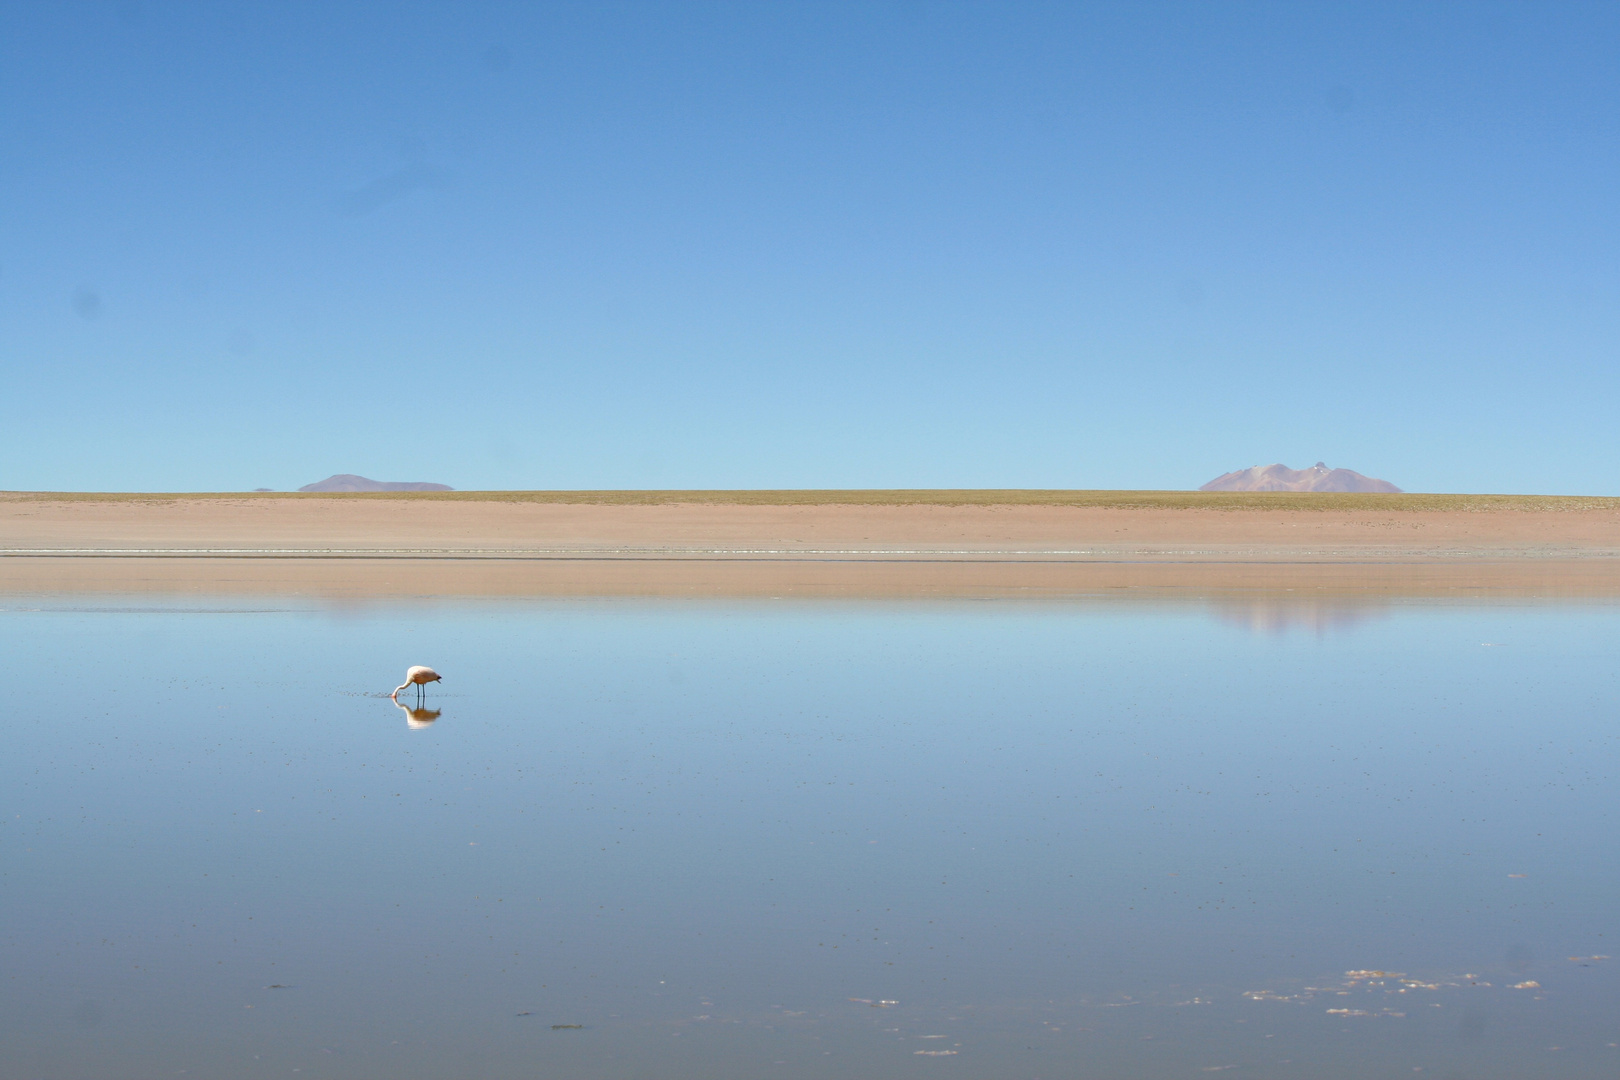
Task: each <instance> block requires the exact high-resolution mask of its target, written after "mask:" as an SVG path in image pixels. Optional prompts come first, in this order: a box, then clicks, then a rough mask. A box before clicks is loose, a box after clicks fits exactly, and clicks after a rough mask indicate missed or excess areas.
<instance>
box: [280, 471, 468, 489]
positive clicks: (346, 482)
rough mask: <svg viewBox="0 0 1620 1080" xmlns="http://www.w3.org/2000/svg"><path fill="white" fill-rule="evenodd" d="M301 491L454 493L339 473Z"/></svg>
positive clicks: (437, 486) (416, 483)
mask: <svg viewBox="0 0 1620 1080" xmlns="http://www.w3.org/2000/svg"><path fill="white" fill-rule="evenodd" d="M298 490H299V491H454V490H455V488H453V487H451V486H450V485H448V484H424V483H422V482H421V481H411V482H408V483H390V482H387V481H383V480H367V479H366V478H365V477H363V476H356V475H354V474H353V473H338V474H337V475H336V476H328V477H327V478H326V479H325V480H322V481H321V482H320V483H318V484H305V485H304V486H303V487H301V488H299V489H298Z"/></svg>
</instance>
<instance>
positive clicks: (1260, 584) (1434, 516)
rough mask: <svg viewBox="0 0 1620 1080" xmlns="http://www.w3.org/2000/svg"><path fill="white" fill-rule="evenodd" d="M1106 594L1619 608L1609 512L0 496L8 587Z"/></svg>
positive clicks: (1618, 544)
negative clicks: (1469, 599)
mask: <svg viewBox="0 0 1620 1080" xmlns="http://www.w3.org/2000/svg"><path fill="white" fill-rule="evenodd" d="M1302 505H1303V504H1302ZM1120 590H1145V591H1168V592H1171V593H1181V592H1186V593H1193V592H1198V593H1220V592H1225V591H1229V590H1236V591H1240V592H1250V591H1254V590H1274V591H1278V592H1285V591H1287V590H1306V591H1317V592H1321V591H1327V592H1332V593H1350V594H1355V593H1376V594H1383V595H1403V594H1411V595H1437V594H1440V595H1446V594H1449V595H1458V594H1477V593H1486V594H1501V595H1525V596H1536V595H1547V596H1566V597H1568V596H1592V597H1611V596H1615V597H1620V510H1616V509H1613V508H1609V507H1601V508H1593V509H1580V510H1556V511H1555V510H1547V511H1536V510H1523V509H1505V510H1467V511H1464V510H1399V509H1394V510H1392V509H1379V508H1368V509H1349V510H1344V509H1332V510H1308V509H1307V510H1300V509H1264V508H1261V509H1255V508H1249V509H1203V508H1196V507H1194V508H1185V507H1180V508H1155V509H1143V508H1119V507H1097V506H1052V505H1035V506H1031V505H1015V506H996V505H967V506H943V505H896V506H882V505H836V504H835V505H723V504H720V505H717V504H690V503H688V504H663V505H593V504H570V503H557V502H546V503H536V502H512V501H497V500H490V501H477V500H465V499H461V500H453V501H452V500H444V501H433V500H414V499H387V498H376V497H369V498H361V499H346V498H324V499H314V498H264V497H255V498H243V499H234V498H219V497H211V498H188V497H184V496H182V497H176V498H173V499H154V498H151V497H145V498H139V499H130V500H119V499H108V500H94V499H91V500H85V499H65V500H52V499H48V498H40V497H37V496H35V497H27V498H24V497H15V496H0V593H7V594H13V595H15V594H19V593H41V592H86V593H88V592H99V593H120V592H144V593H152V592H181V593H201V592H211V593H238V594H278V593H280V594H291V595H324V596H350V597H388V596H457V595H466V596H502V595H508V596H567V595H639V594H646V595H653V594H677V595H718V596H745V595H857V596H858V595H872V596H906V595H915V596H928V595H940V596H953V595H954V596H981V595H982V596H1001V595H1064V594H1075V593H1092V592H1117V591H1120Z"/></svg>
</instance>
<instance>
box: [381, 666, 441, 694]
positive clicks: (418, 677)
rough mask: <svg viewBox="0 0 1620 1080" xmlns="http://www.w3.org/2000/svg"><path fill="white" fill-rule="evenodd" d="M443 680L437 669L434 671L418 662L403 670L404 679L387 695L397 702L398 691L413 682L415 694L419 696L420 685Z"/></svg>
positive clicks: (420, 692) (420, 691)
mask: <svg viewBox="0 0 1620 1080" xmlns="http://www.w3.org/2000/svg"><path fill="white" fill-rule="evenodd" d="M443 681H444V680H443V679H441V678H440V676H439V673H438V672H437V671H434V670H433V669H432V668H430V667H423V666H422V665H420V664H418V665H416V666H415V667H413V668H411V669H409V670H408V671H406V672H405V681H404V682H402V683H400V684H399V685H398V686H396V687H394V692H393V693H392V694H389V695H388V696H389V697H391V698H393V699H394V701H395V702H396V703H397V702H398V701H399V692H400V691H401V690H403V689H405V688H406V687H407V686H410V685H411V684H413V683H414V684H415V685H416V693H417V696H418V697H420V696H421V694H422V687H423V686H424V685H426V684H427V683H430V682H443Z"/></svg>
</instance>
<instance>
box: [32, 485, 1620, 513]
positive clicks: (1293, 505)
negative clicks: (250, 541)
mask: <svg viewBox="0 0 1620 1080" xmlns="http://www.w3.org/2000/svg"><path fill="white" fill-rule="evenodd" d="M221 499H233V500H234V499H240V500H259V499H349V500H366V499H383V500H388V501H394V502H398V501H405V502H474V503H489V502H495V503H562V504H572V505H585V506H671V505H677V504H684V505H694V504H695V505H708V506H1079V507H1100V508H1111V509H1120V510H1361V511H1403V510H1404V511H1435V510H1462V511H1472V512H1487V511H1495V510H1510V511H1512V510H1517V511H1533V512H1550V511H1559V512H1569V511H1598V510H1607V511H1614V510H1620V498H1615V497H1610V496H1588V495H1423V494H1403V495H1383V494H1379V495H1371V494H1368V495H1362V494H1355V495H1352V494H1341V493H1334V492H1293V491H1265V492H1224V491H1220V492H1217V491H1210V492H1206V491H1064V490H1042V489H1037V488H1005V489H996V488H981V489H972V488H964V489H960V490H957V489H946V488H922V489H916V490H903V489H902V490H855V489H850V490H841V489H828V490H808V489H806V490H785V491H382V492H355V493H348V492H343V493H338V492H280V491H277V492H233V491H210V492H170V493H162V492H150V493H148V492H116V491H110V492H83V491H17V492H4V493H0V502H100V503H153V504H161V503H177V502H187V501H193V500H221Z"/></svg>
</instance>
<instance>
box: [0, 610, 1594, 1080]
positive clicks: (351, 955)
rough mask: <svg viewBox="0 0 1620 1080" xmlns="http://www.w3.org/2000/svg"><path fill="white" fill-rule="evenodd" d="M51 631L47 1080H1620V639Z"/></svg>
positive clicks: (1223, 628)
mask: <svg viewBox="0 0 1620 1080" xmlns="http://www.w3.org/2000/svg"><path fill="white" fill-rule="evenodd" d="M0 609H3V610H0V648H3V650H4V657H5V668H6V672H7V681H6V683H5V686H4V704H5V710H4V711H5V721H4V724H5V732H6V749H5V753H4V757H3V759H0V819H3V826H0V1076H4V1077H6V1078H8V1080H9V1078H23V1080H28V1078H35V1077H38V1078H51V1080H56V1078H64V1080H65V1078H90V1080H101V1078H108V1080H112V1078H117V1080H125V1078H141V1077H173V1076H181V1075H191V1076H199V1077H227V1078H231V1077H290V1076H292V1075H294V1074H298V1075H300V1076H308V1077H331V1078H350V1077H355V1078H358V1077H377V1078H384V1077H387V1078H401V1077H404V1078H415V1077H422V1078H460V1077H469V1078H470V1077H488V1078H507V1077H537V1076H558V1077H583V1078H592V1077H609V1078H619V1077H625V1078H629V1077H693V1078H696V1077H716V1078H731V1077H739V1078H741V1077H749V1078H753V1077H765V1078H773V1077H781V1078H792V1077H910V1076H922V1077H942V1078H943V1077H1031V1078H1035V1077H1045V1078H1059V1077H1199V1076H1205V1075H1222V1076H1231V1077H1251V1076H1252V1077H1304V1076H1309V1077H1350V1076H1355V1077H1358V1078H1360V1077H1368V1076H1403V1077H1406V1076H1413V1075H1433V1076H1438V1077H1514V1078H1520V1077H1542V1076H1545V1077H1560V1078H1562V1077H1589V1076H1590V1077H1613V1076H1615V1075H1616V1074H1617V1073H1620V1048H1617V1046H1616V1044H1617V1043H1620V981H1617V979H1616V965H1617V963H1620V961H1614V960H1609V959H1607V955H1608V954H1610V953H1615V954H1617V955H1620V941H1616V936H1617V935H1620V920H1617V915H1620V860H1617V859H1616V851H1615V848H1616V826H1617V824H1620V821H1617V814H1616V811H1617V809H1620V788H1617V785H1616V781H1617V779H1620V768H1617V765H1620V741H1617V737H1616V732H1617V725H1616V717H1617V706H1620V680H1617V675H1620V663H1617V659H1616V643H1617V641H1620V609H1617V608H1613V607H1603V606H1541V607H1538V606H1481V605H1474V606H1469V605H1450V606H1445V605H1434V604H1427V605H1426V604H1418V603H1406V604H1391V605H1387V606H1384V607H1381V608H1353V609H1341V610H1334V609H1326V610H1324V609H1320V608H1308V607H1303V606H1297V605H1288V604H1278V605H1243V604H1229V605H1224V606H1222V605H1198V604H1191V605H1185V606H1176V605H1167V604H1142V605H1136V606H1127V605H1118V604H1112V605H1101V604H1087V603H1079V602H1076V603H1072V604H1031V605H1016V604H1010V603H960V604H923V603H906V604H860V603H850V602H827V603H789V602H778V603H771V602H764V601H761V602H757V603H747V604H738V605H718V604H700V603H681V602H668V601H666V602H645V603H644V602H629V601H626V602H572V603H554V604H510V605H501V604H479V605H471V604H469V605H446V604H438V605H418V606H408V605H407V606H389V607H361V608H355V609H332V608H321V609H309V610H292V609H281V608H270V609H266V608H265V606H264V605H263V604H262V603H260V604H258V605H257V609H256V608H255V605H253V604H246V605H234V606H233V605H230V604H227V603H223V602H219V603H215V602H199V603H195V604H184V603H176V604H173V605H155V606H147V607H144V608H135V607H131V606H129V605H128V604H124V605H122V606H121V605H120V604H119V603H117V602H114V603H108V604H104V605H91V604H86V603H84V602H83V601H82V600H78V601H65V600H51V599H44V600H39V599H35V600H30V601H19V600H9V601H5V602H4V603H0ZM417 663H425V664H431V665H433V666H435V667H437V668H438V669H439V670H440V671H441V672H443V673H444V675H445V678H446V681H445V683H444V684H443V685H442V686H438V687H432V688H430V689H429V691H428V703H429V705H430V706H431V711H430V712H428V713H423V714H418V715H417V716H416V717H414V718H413V717H412V716H411V715H410V714H409V713H408V712H407V711H405V710H402V709H400V708H397V707H396V706H395V705H394V704H393V703H392V702H390V701H389V700H388V699H387V697H386V694H387V692H388V690H389V689H391V688H392V687H393V686H394V684H395V683H397V682H398V681H399V679H400V677H401V676H402V674H403V672H404V669H405V667H406V666H407V665H408V664H417ZM402 700H405V699H404V698H403V697H402ZM433 712H437V714H438V715H437V716H436V717H435V716H433V715H432V713H433ZM576 1025H577V1026H576Z"/></svg>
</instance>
